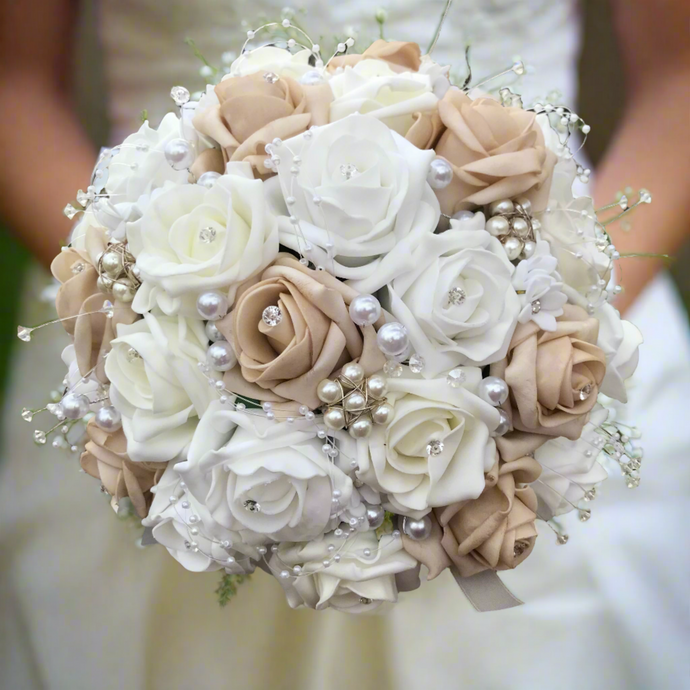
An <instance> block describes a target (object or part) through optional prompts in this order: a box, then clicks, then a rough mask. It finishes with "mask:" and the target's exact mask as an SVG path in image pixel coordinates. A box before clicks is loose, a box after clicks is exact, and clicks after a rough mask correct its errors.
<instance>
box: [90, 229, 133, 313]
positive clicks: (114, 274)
mask: <svg viewBox="0 0 690 690" xmlns="http://www.w3.org/2000/svg"><path fill="white" fill-rule="evenodd" d="M96 269H97V271H98V279H97V281H96V286H97V287H98V289H99V290H100V291H101V292H103V293H104V294H106V295H112V296H113V297H114V298H115V299H116V300H118V301H120V302H131V301H132V300H133V299H134V295H135V294H136V291H137V289H138V288H139V286H140V285H141V279H140V274H139V269H138V268H137V266H136V263H135V259H134V256H132V254H130V252H129V250H128V249H127V245H126V244H125V243H123V242H118V241H116V240H110V242H109V244H108V247H107V249H106V250H105V251H104V252H103V253H102V254H101V255H100V256H99V257H98V261H97V264H96Z"/></svg>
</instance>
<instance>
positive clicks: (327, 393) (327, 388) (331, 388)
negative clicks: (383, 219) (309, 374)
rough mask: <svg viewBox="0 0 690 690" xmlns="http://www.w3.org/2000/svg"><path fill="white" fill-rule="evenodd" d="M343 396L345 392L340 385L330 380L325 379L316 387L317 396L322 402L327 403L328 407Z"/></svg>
mask: <svg viewBox="0 0 690 690" xmlns="http://www.w3.org/2000/svg"><path fill="white" fill-rule="evenodd" d="M342 395H343V391H342V388H341V387H340V384H339V383H337V382H336V381H331V380H330V379H324V380H323V381H321V383H319V385H318V386H317V387H316V396H317V397H318V399H319V400H320V401H321V402H325V403H326V404H327V405H331V404H333V403H334V402H337V401H338V400H340V398H341V397H342Z"/></svg>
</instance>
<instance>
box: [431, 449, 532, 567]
mask: <svg viewBox="0 0 690 690" xmlns="http://www.w3.org/2000/svg"><path fill="white" fill-rule="evenodd" d="M540 472H541V467H540V466H539V463H538V462H536V461H535V460H534V459H533V458H530V457H525V458H521V459H519V460H515V461H514V462H509V463H501V464H500V467H499V468H498V471H497V475H498V476H497V478H495V479H494V482H493V483H489V482H487V486H486V488H485V489H484V491H483V492H482V494H481V495H480V496H479V497H478V498H477V499H475V500H473V501H468V502H466V503H456V504H455V505H450V506H447V507H446V508H442V509H440V510H437V511H436V516H437V518H438V521H439V523H440V525H441V527H442V529H443V538H442V540H441V544H442V546H443V548H444V550H445V552H446V553H447V554H448V556H449V558H450V559H451V561H452V562H453V564H454V565H455V566H456V567H457V569H458V571H459V573H460V575H461V576H462V577H470V576H472V575H476V574H477V573H480V572H482V571H483V570H509V569H511V568H515V567H516V566H518V565H520V563H522V561H524V560H525V559H526V558H527V556H529V555H530V554H531V553H532V549H533V548H534V542H535V540H536V538H537V528H536V526H535V524H534V523H535V520H536V518H537V497H536V495H535V493H534V491H533V490H532V489H531V487H529V486H525V484H527V483H531V482H533V481H535V480H536V479H537V478H538V477H539V474H540Z"/></svg>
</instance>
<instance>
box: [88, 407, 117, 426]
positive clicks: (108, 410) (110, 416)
mask: <svg viewBox="0 0 690 690" xmlns="http://www.w3.org/2000/svg"><path fill="white" fill-rule="evenodd" d="M94 421H95V422H96V425H97V426H98V427H100V428H101V429H103V431H111V432H112V431H117V430H118V429H119V428H120V427H121V426H122V416H121V415H120V413H119V412H118V411H117V410H116V409H115V408H114V407H113V406H112V405H108V406H106V407H101V409H100V410H98V411H97V412H96V416H95V417H94Z"/></svg>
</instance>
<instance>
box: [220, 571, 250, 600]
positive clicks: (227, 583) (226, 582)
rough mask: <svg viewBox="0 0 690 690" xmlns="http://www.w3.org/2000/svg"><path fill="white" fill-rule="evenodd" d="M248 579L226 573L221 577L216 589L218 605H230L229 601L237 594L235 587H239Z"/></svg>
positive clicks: (248, 577) (245, 576) (248, 576)
mask: <svg viewBox="0 0 690 690" xmlns="http://www.w3.org/2000/svg"><path fill="white" fill-rule="evenodd" d="M249 579H251V576H250V575H230V574H227V573H226V574H225V575H223V577H222V578H221V579H220V583H219V584H218V587H217V588H216V594H217V595H218V603H219V604H220V605H221V606H227V605H228V604H229V603H230V599H232V598H233V597H234V596H235V594H237V585H241V584H242V583H243V582H245V581H247V580H249Z"/></svg>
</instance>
